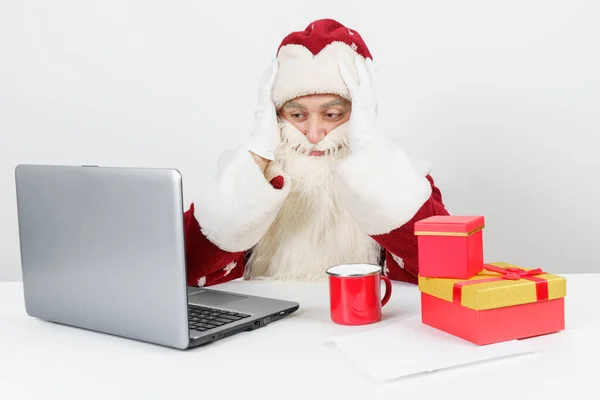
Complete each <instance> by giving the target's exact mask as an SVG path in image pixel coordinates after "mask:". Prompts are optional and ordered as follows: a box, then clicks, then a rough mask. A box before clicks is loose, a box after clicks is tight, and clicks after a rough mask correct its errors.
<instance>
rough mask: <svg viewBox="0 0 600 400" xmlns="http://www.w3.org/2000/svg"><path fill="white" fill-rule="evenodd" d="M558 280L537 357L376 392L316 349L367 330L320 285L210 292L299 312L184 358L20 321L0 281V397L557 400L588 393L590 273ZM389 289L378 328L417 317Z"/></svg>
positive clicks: (12, 286)
mask: <svg viewBox="0 0 600 400" xmlns="http://www.w3.org/2000/svg"><path fill="white" fill-rule="evenodd" d="M565 276H566V277H567V298H566V320H567V330H565V331H564V332H561V333H557V334H553V335H547V336H543V337H539V338H533V339H528V340H527V342H528V343H531V344H533V345H535V347H536V353H535V354H532V355H526V356H519V357H515V358H508V359H503V360H496V361H491V362H487V363H483V364H479V365H470V366H465V367H460V368H455V369H450V370H443V371H438V372H434V373H430V374H423V375H418V376H414V377H409V378H404V379H400V380H397V381H393V382H389V383H386V384H383V385H376V384H374V383H373V382H371V381H369V380H368V379H366V378H365V376H364V375H362V373H361V372H360V371H358V370H357V369H356V368H355V366H353V365H352V364H350V363H348V362H347V361H346V360H345V359H344V358H343V357H342V356H341V355H340V353H339V352H338V351H337V350H336V349H335V347H334V346H333V345H331V344H327V343H326V342H327V340H328V339H329V338H331V337H333V336H337V335H343V334H348V333H352V332H357V331H360V330H363V329H372V327H344V326H338V325H336V324H334V323H332V322H331V321H330V320H329V309H328V288H327V283H326V282H320V283H284V282H263V281H252V282H244V281H235V282H229V283H226V284H223V285H219V286H216V287H215V288H222V289H224V290H229V291H234V292H241V293H248V294H256V295H262V296H269V297H277V298H281V299H287V300H294V301H298V302H299V303H300V310H298V311H297V312H296V313H295V314H293V315H292V316H290V317H287V318H285V319H283V320H280V321H277V322H274V323H272V324H271V325H268V326H267V327H265V328H263V329H259V330H256V331H253V332H246V333H242V334H238V335H235V336H232V337H230V338H227V339H224V340H221V341H218V342H215V343H212V344H210V345H208V346H204V347H199V348H194V349H191V350H185V351H181V350H174V349H169V348H164V347H160V346H155V345H151V344H146V343H141V342H136V341H133V340H127V339H122V338H118V337H113V336H109V335H104V334H100V333H94V332H89V331H84V330H80V329H75V328H70V327H65V326H61V325H57V324H52V323H47V322H43V321H38V320H36V319H33V318H31V317H29V316H27V315H26V314H25V310H24V305H23V299H22V286H21V284H20V283H0V399H11V400H18V399H121V398H122V399H138V398H139V399H146V398H157V399H175V398H178V397H180V398H182V399H183V398H200V399H202V398H208V397H209V396H211V398H219V399H221V398H223V399H242V398H251V399H254V398H256V399H286V400H287V399H296V398H298V399H306V398H310V397H312V398H315V399H327V398H340V399H363V400H364V399H384V398H385V399H388V398H389V399H392V398H393V399H399V398H402V397H400V396H402V395H405V397H404V398H407V397H406V395H413V396H415V395H418V396H419V397H420V398H421V396H424V397H422V398H460V399H467V398H473V399H475V398H477V399H482V398H485V399H486V400H492V399H503V400H505V399H507V398H512V397H514V396H515V394H518V396H516V397H515V398H517V397H518V398H522V399H525V398H536V399H563V400H564V399H565V398H570V397H574V396H573V393H574V391H575V390H577V391H580V390H586V389H590V390H591V392H589V393H588V394H585V395H584V394H581V395H576V396H575V397H577V398H581V399H585V398H590V399H592V398H594V399H595V398H597V397H596V396H597V392H596V389H595V383H596V379H597V372H596V371H597V365H598V363H597V361H598V359H599V356H600V345H598V340H600V301H598V299H597V298H596V296H595V295H596V290H597V288H598V287H600V274H582V275H565ZM393 289H394V290H393V295H392V300H391V301H390V303H388V305H386V307H385V308H384V320H383V321H382V322H380V324H390V323H394V322H397V321H399V320H401V319H403V318H405V317H407V316H412V315H415V314H418V313H419V301H418V299H419V296H418V290H417V288H416V287H415V286H413V285H408V284H402V283H397V282H396V283H394V288H393ZM582 393H585V392H582ZM529 395H530V396H529ZM184 396H185V397H184ZM189 396H191V397H189ZM215 396H218V397H215ZM308 396H310V397H308ZM331 396H335V397H331ZM440 396H443V397H440ZM483 396H485V397H483ZM411 398H414V397H411Z"/></svg>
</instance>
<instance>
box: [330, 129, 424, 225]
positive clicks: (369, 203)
mask: <svg viewBox="0 0 600 400" xmlns="http://www.w3.org/2000/svg"><path fill="white" fill-rule="evenodd" d="M337 172H338V175H339V178H340V179H339V190H340V198H341V201H343V205H344V207H346V209H347V210H348V211H349V212H350V213H351V214H352V215H353V217H354V219H355V221H356V223H357V224H358V226H359V227H360V228H361V229H362V230H363V231H364V232H365V233H366V234H369V235H377V234H384V233H389V232H391V231H392V230H394V229H396V228H399V227H400V226H402V225H404V224H405V223H407V222H408V221H410V220H411V219H412V217H413V216H414V215H415V214H416V213H417V211H419V209H420V208H421V206H422V205H423V204H424V203H425V202H426V201H427V199H429V197H430V196H431V185H430V184H429V181H428V180H427V178H426V177H425V174H424V173H423V172H418V171H417V170H416V169H415V166H413V164H412V163H411V161H410V159H409V158H408V157H407V156H406V154H405V153H404V151H403V150H402V149H401V148H400V147H399V146H398V145H397V144H395V143H394V142H392V141H391V140H390V139H388V138H386V137H384V136H376V137H374V138H373V139H372V140H371V141H370V142H369V143H367V144H366V145H365V147H364V148H361V149H360V150H358V151H357V152H356V153H352V154H351V155H350V156H348V158H347V159H346V160H345V161H344V162H343V163H341V164H340V166H339V167H338V170H337Z"/></svg>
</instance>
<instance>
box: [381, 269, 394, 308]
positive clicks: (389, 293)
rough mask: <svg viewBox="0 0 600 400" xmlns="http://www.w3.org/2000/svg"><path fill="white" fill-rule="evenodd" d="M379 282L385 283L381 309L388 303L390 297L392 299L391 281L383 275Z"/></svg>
mask: <svg viewBox="0 0 600 400" xmlns="http://www.w3.org/2000/svg"><path fill="white" fill-rule="evenodd" d="M381 280H382V281H383V283H385V295H384V296H383V299H381V307H383V306H385V305H386V304H387V302H388V301H390V297H392V281H390V278H388V277H387V276H384V275H381Z"/></svg>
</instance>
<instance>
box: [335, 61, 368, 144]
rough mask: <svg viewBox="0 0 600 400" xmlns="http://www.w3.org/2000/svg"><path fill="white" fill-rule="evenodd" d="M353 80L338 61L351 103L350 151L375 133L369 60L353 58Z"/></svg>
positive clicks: (346, 68)
mask: <svg viewBox="0 0 600 400" xmlns="http://www.w3.org/2000/svg"><path fill="white" fill-rule="evenodd" d="M354 67H355V69H356V75H357V79H355V78H354V77H353V76H352V74H351V73H350V70H349V68H348V66H347V65H346V63H345V62H344V61H343V60H340V61H339V70H340V74H341V76H342V79H343V80H344V83H345V84H346V86H347V87H348V91H349V92H350V97H351V101H352V114H351V116H350V121H349V142H350V149H351V150H352V151H356V150H358V149H360V148H361V147H363V146H364V145H365V144H366V143H367V142H368V141H369V140H370V139H371V138H372V137H373V136H374V135H375V134H376V133H377V128H376V120H377V118H376V117H377V97H376V94H375V84H374V78H375V76H374V75H375V74H374V69H373V63H372V61H371V59H369V58H368V59H366V60H365V59H364V58H362V57H360V56H357V57H355V59H354Z"/></svg>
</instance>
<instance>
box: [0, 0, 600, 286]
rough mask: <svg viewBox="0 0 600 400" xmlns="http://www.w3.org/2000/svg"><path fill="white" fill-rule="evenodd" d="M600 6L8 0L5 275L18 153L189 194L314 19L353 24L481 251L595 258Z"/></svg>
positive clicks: (562, 268)
mask: <svg viewBox="0 0 600 400" xmlns="http://www.w3.org/2000/svg"><path fill="white" fill-rule="evenodd" d="M599 4H600V3H598V2H596V1H594V0H588V1H582V0H563V1H548V0H546V1H542V0H540V1H532V0H503V1H489V0H488V1H481V0H479V1H477V0H473V1H466V0H454V1H444V0H421V1H393V2H392V1H389V2H388V0H385V1H373V0H371V1H350V0H344V1H331V0H330V1H326V2H321V1H318V0H316V1H313V0H303V1H299V2H289V1H283V0H280V1H241V0H230V1H223V2H221V1H197V0H196V1H194V0H172V1H168V2H167V1H154V0H152V1H149V0H139V1H124V0H104V1H76V0H73V1H66V0H55V1H52V2H46V1H41V0H30V1H9V0H1V2H0V280H20V278H21V274H20V265H19V245H18V231H17V216H16V208H15V193H14V175H13V170H14V167H15V165H16V164H18V163H52V164H76V165H77V164H99V165H108V166H146V167H176V168H178V169H179V170H180V171H181V172H182V174H183V177H184V184H185V188H184V190H185V201H186V203H189V202H190V201H193V198H194V192H195V191H196V190H197V188H198V187H200V185H202V184H203V183H204V182H206V181H207V180H208V179H210V178H211V177H212V175H213V174H214V171H215V166H216V160H217V157H218V155H219V153H220V152H221V151H222V150H223V148H225V147H227V146H233V145H236V144H237V143H239V142H241V141H242V140H243V139H244V138H245V136H246V135H247V133H248V131H249V127H250V124H251V122H252V114H253V107H254V104H255V99H256V88H257V83H258V79H259V77H260V75H261V73H262V71H263V69H264V68H265V67H266V65H267V64H268V62H269V60H270V59H271V58H272V57H273V56H274V55H275V51H276V48H277V46H278V45H279V42H280V41H281V39H282V38H283V37H284V36H285V35H286V34H287V33H289V32H290V31H293V30H302V29H304V28H305V27H306V26H307V25H308V24H309V23H310V22H311V21H312V20H314V19H318V18H324V17H331V18H334V19H337V20H339V21H340V22H342V23H344V24H345V25H347V26H349V27H352V28H353V29H356V30H358V31H359V32H360V33H361V34H362V36H363V38H364V39H365V41H366V42H367V45H368V46H369V47H370V49H371V51H372V53H373V55H374V58H375V62H376V64H377V68H378V70H379V83H380V85H379V94H380V103H381V119H382V125H383V126H385V127H386V128H387V131H388V133H389V134H390V135H393V136H394V137H396V138H398V140H400V142H401V143H402V144H403V145H404V147H405V148H406V150H407V151H408V152H410V153H411V154H415V155H418V156H420V157H424V158H426V159H427V160H429V161H431V162H432V163H433V166H434V170H433V176H434V178H435V179H436V182H437V183H438V185H439V186H440V187H441V189H442V192H443V194H444V198H445V201H446V204H447V206H448V207H449V209H450V210H451V211H452V212H453V213H454V214H477V215H484V216H485V217H486V222H487V226H486V229H485V232H484V240H485V252H486V253H485V254H486V255H485V257H486V260H488V261H492V260H504V261H508V262H513V263H517V264H521V265H524V266H530V267H542V268H544V269H546V270H550V271H553V272H563V273H565V272H593V271H600V257H599V256H598V254H597V251H596V249H597V247H598V244H600V235H598V234H597V233H596V232H597V230H598V229H599V226H600V210H599V205H600V189H599V188H598V183H599V180H600V179H599V178H600V157H598V153H599V149H600V77H599V74H600V44H599V42H600V40H599V38H600V24H598V19H599V17H600V6H599ZM382 190H385V188H382Z"/></svg>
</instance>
